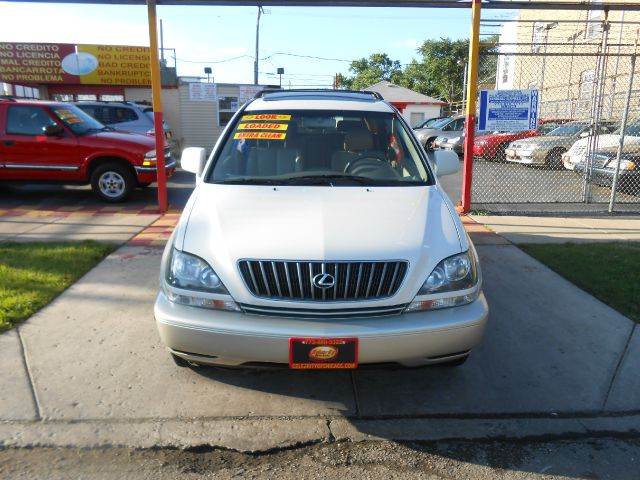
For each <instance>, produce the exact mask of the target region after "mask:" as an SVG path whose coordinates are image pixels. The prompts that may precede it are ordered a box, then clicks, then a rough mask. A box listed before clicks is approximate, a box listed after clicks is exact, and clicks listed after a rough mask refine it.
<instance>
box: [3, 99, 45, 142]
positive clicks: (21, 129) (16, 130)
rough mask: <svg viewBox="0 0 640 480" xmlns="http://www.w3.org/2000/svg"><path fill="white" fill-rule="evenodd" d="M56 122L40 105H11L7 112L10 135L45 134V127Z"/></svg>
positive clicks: (8, 132)
mask: <svg viewBox="0 0 640 480" xmlns="http://www.w3.org/2000/svg"><path fill="white" fill-rule="evenodd" d="M55 124H56V122H55V120H53V118H51V117H50V116H49V115H48V114H47V112H45V111H44V110H43V109H42V108H40V107H34V106H30V105H11V106H10V107H9V109H8V112H7V134H8V135H44V129H45V128H47V127H48V126H49V125H55Z"/></svg>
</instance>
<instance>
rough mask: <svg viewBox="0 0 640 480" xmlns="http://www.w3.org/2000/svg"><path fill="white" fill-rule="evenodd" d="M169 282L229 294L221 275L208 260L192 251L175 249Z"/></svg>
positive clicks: (193, 288) (168, 277)
mask: <svg viewBox="0 0 640 480" xmlns="http://www.w3.org/2000/svg"><path fill="white" fill-rule="evenodd" d="M167 282H168V283H169V285H171V286H172V287H176V288H183V289H185V290H199V291H202V292H209V293H220V294H223V295H228V294H229V292H227V289H226V288H224V285H222V281H221V280H220V277H218V275H216V272H214V271H213V268H211V267H210V266H209V264H208V263H207V262H205V261H204V260H202V259H201V258H199V257H196V256H195V255H191V254H190V253H185V252H181V251H180V250H176V249H175V248H174V249H173V254H172V255H171V261H170V263H169V268H168V269H167Z"/></svg>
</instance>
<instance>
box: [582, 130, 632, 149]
mask: <svg viewBox="0 0 640 480" xmlns="http://www.w3.org/2000/svg"><path fill="white" fill-rule="evenodd" d="M619 142H620V135H618V134H608V135H598V147H597V149H598V150H600V149H602V148H609V147H615V146H617V145H618V144H619ZM588 143H589V138H581V139H580V140H578V141H577V142H575V143H574V144H573V146H572V147H571V148H572V149H573V148H582V149H586V148H587V146H588ZM624 144H625V146H627V145H638V144H640V137H634V136H631V135H625V137H624Z"/></svg>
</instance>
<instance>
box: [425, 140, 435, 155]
mask: <svg viewBox="0 0 640 480" xmlns="http://www.w3.org/2000/svg"><path fill="white" fill-rule="evenodd" d="M435 141H436V137H432V138H429V139H428V140H427V141H426V142H424V149H425V150H426V151H427V152H433V142H435Z"/></svg>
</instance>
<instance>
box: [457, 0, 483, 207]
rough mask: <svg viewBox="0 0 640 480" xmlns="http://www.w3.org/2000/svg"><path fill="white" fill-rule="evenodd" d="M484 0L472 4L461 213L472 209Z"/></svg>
mask: <svg viewBox="0 0 640 480" xmlns="http://www.w3.org/2000/svg"><path fill="white" fill-rule="evenodd" d="M481 1H482V0H473V3H472V4H471V38H470V39H469V68H468V77H467V108H466V112H465V113H466V119H465V124H464V167H463V174H462V200H461V201H460V205H459V206H460V208H459V210H460V213H469V211H470V210H471V181H472V176H473V140H474V138H473V137H474V130H475V126H476V94H477V89H478V88H477V83H478V62H479V56H480V45H479V44H480V7H481Z"/></svg>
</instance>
